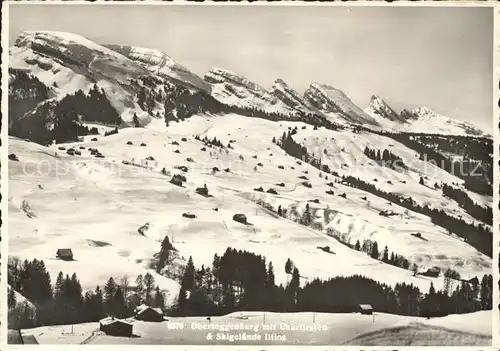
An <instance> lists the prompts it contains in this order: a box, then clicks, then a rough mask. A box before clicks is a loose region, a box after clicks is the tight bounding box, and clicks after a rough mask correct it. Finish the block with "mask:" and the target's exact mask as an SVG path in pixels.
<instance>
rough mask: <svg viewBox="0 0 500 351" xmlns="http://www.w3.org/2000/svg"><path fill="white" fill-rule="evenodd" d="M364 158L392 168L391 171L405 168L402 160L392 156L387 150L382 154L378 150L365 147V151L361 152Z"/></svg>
mask: <svg viewBox="0 0 500 351" xmlns="http://www.w3.org/2000/svg"><path fill="white" fill-rule="evenodd" d="M363 153H364V154H365V156H366V157H368V158H370V159H372V160H374V161H377V162H380V163H381V164H382V165H384V166H386V167H389V168H392V169H400V168H406V166H405V164H404V162H403V160H402V159H401V157H399V156H397V155H395V154H393V153H392V152H390V151H389V150H387V149H384V150H383V151H382V152H380V150H376V149H370V148H369V147H368V146H367V147H365V150H364V152H363Z"/></svg>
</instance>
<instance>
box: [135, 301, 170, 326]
mask: <svg viewBox="0 0 500 351" xmlns="http://www.w3.org/2000/svg"><path fill="white" fill-rule="evenodd" d="M135 319H137V320H140V321H147V322H163V311H162V310H161V308H153V307H150V306H148V305H141V306H139V307H137V308H136V310H135Z"/></svg>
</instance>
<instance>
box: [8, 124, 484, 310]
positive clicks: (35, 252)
mask: <svg viewBox="0 0 500 351" xmlns="http://www.w3.org/2000/svg"><path fill="white" fill-rule="evenodd" d="M294 125H299V126H302V125H304V124H301V123H299V122H286V123H285V122H283V123H281V122H279V123H278V122H270V121H267V120H263V119H252V118H245V117H242V116H238V115H226V116H217V117H210V116H194V117H192V118H191V119H188V120H185V121H184V122H181V123H174V124H172V125H171V126H170V127H169V128H168V129H167V130H166V131H165V129H164V124H162V123H158V124H151V125H150V128H148V129H144V128H128V129H123V130H121V131H120V133H118V134H115V135H111V136H108V137H105V138H100V139H99V141H97V142H90V141H88V142H85V143H80V144H70V145H83V146H84V147H85V148H88V147H97V148H98V149H99V151H100V152H101V153H103V155H105V157H106V158H105V159H102V160H96V159H92V157H91V156H90V155H89V153H88V151H86V150H83V154H82V156H80V157H78V156H69V155H66V154H65V153H64V151H62V152H61V151H58V150H57V146H52V147H42V146H39V145H36V144H33V143H28V142H25V141H21V140H17V139H14V138H11V139H9V153H15V154H16V155H18V157H19V159H20V161H21V162H14V161H9V228H10V229H11V230H10V232H11V233H12V234H11V235H10V238H9V246H10V247H9V254H10V255H15V256H19V257H20V258H21V259H25V258H28V259H33V258H38V259H44V261H45V262H46V265H47V269H48V270H49V271H50V273H51V275H56V274H57V273H58V272H59V270H62V271H63V272H68V273H72V272H76V273H77V275H78V277H79V279H80V281H81V282H82V285H83V286H84V288H87V289H90V288H94V287H95V285H96V284H101V285H102V284H103V283H104V282H105V281H106V280H107V279H108V278H109V277H110V276H114V277H116V278H119V277H121V276H123V275H124V274H127V275H128V276H129V277H135V276H137V275H138V274H140V273H144V272H145V271H146V270H147V269H148V266H149V262H150V260H151V259H152V257H153V255H154V254H155V253H157V252H158V251H159V249H160V243H159V241H161V240H162V239H163V237H164V236H165V235H168V236H169V237H170V239H171V240H172V242H173V244H174V246H175V247H176V248H177V249H178V250H179V252H180V254H181V255H182V256H184V257H188V256H189V255H192V256H193V259H194V262H195V264H196V265H197V266H201V265H202V264H205V265H211V263H212V259H213V255H214V254H215V253H218V254H222V253H223V252H224V251H225V249H226V248H227V247H228V246H231V247H234V248H237V249H245V250H248V251H251V252H255V253H256V254H263V255H265V256H266V257H267V259H268V261H272V262H273V264H274V265H275V267H284V264H285V261H286V260H287V258H291V259H292V260H293V261H294V262H295V264H296V265H297V267H299V269H300V272H301V275H302V276H304V277H305V278H304V281H305V280H308V279H312V278H314V277H321V278H328V277H332V276H338V275H353V274H360V275H365V276H368V277H371V278H373V279H375V280H377V281H381V282H385V283H387V284H390V285H394V284H396V283H398V282H407V283H413V284H415V285H416V286H419V287H420V289H421V291H427V290H428V288H429V285H430V283H431V282H434V286H435V287H436V289H439V288H441V287H442V286H443V278H442V277H440V278H428V277H423V276H417V277H413V276H412V273H411V272H409V271H406V270H404V269H401V268H396V267H393V266H390V265H387V264H384V263H381V262H380V261H376V260H373V259H371V258H370V257H369V256H367V255H366V254H364V253H362V252H358V251H354V250H351V249H349V248H348V247H346V246H344V245H343V244H340V243H339V242H337V241H336V240H335V239H334V238H332V237H330V236H328V235H326V229H327V228H332V229H333V230H334V232H335V233H337V234H338V235H341V236H344V237H345V238H351V242H352V243H354V242H355V241H356V239H360V241H362V239H364V238H370V239H375V240H377V242H378V243H379V248H380V249H382V248H383V246H385V245H387V246H389V249H390V251H391V252H395V253H397V254H402V255H404V256H406V257H407V258H408V259H410V260H411V261H413V262H416V263H417V264H418V265H419V266H420V267H421V268H422V269H423V268H425V267H432V266H438V267H441V268H442V269H445V268H447V267H450V268H453V269H455V270H457V271H458V272H459V273H460V274H461V275H462V277H464V278H469V277H473V276H476V275H477V276H480V277H481V276H482V275H483V274H486V273H491V271H492V266H491V259H490V258H488V257H486V256H484V255H482V254H480V253H478V252H477V251H476V250H475V249H474V248H473V247H471V246H469V245H468V244H466V243H464V242H462V241H461V240H460V239H458V238H455V237H453V236H450V235H448V233H447V232H446V231H445V230H444V229H442V228H440V227H437V226H435V225H433V224H432V223H431V222H430V219H429V218H428V217H425V216H422V215H419V214H416V213H412V212H408V211H406V213H405V212H404V211H403V209H400V208H397V206H395V205H393V206H389V205H388V204H387V201H386V200H383V199H380V198H377V197H374V196H372V195H370V194H367V193H365V192H363V191H360V190H358V189H353V188H349V187H347V186H344V185H341V184H335V187H336V188H335V189H333V190H334V191H335V194H336V195H335V196H331V195H328V194H325V191H326V190H327V189H329V187H327V186H326V185H325V182H326V181H325V180H324V179H323V178H320V177H319V176H318V171H317V170H316V169H314V168H312V167H311V166H309V165H305V164H303V165H302V166H299V165H297V163H296V160H294V159H293V158H291V157H290V156H287V155H285V153H284V151H283V150H281V149H279V148H278V147H277V146H276V145H274V144H272V143H271V142H270V140H271V139H272V137H273V136H279V135H281V134H282V132H283V131H284V130H286V129H287V128H288V126H294ZM311 129H312V128H311V127H310V126H309V127H308V129H306V130H302V129H301V128H299V130H300V132H299V134H298V135H296V136H295V137H296V138H298V139H297V140H301V139H302V138H306V142H307V143H308V147H311V148H313V147H317V149H318V152H319V153H321V152H322V149H323V148H324V147H326V146H327V144H328V143H330V144H331V146H328V154H331V153H335V152H336V151H335V150H336V148H340V147H346V153H345V154H346V155H348V156H349V157H359V158H361V157H362V156H361V155H362V149H361V155H359V154H358V153H357V151H356V150H354V149H352V148H351V147H350V146H349V145H348V144H347V142H346V140H347V138H348V137H351V138H352V136H353V134H348V133H349V132H347V131H344V132H335V131H329V130H324V129H323V128H320V129H319V130H317V131H312V130H311ZM309 133H313V134H309ZM196 134H199V135H200V136H201V137H203V136H205V135H206V136H208V137H209V138H210V139H211V138H213V137H217V138H218V139H220V140H221V141H222V143H223V144H225V145H226V144H227V143H228V142H229V140H231V139H233V140H235V141H236V142H235V143H233V147H234V149H231V150H230V151H228V153H226V152H218V151H216V150H215V149H210V148H208V149H207V151H206V152H203V151H200V149H201V147H202V146H203V144H202V143H201V142H199V141H197V140H194V138H193V136H194V135H196ZM181 138H187V139H188V141H187V142H181ZM316 138H318V139H316ZM332 138H333V139H334V140H335V141H332ZM358 138H359V139H358ZM174 140H175V141H178V142H180V145H179V146H175V145H171V144H170V143H171V142H172V141H174ZM128 141H131V142H132V143H133V145H127V142H128ZM142 142H144V143H147V146H146V147H140V146H138V145H139V144H140V143H142ZM389 142H392V143H394V141H390V140H389V139H386V138H383V137H379V136H373V135H367V136H365V135H362V136H361V135H360V136H359V137H358V136H356V139H353V143H359V144H360V145H364V144H370V145H372V147H375V146H376V147H380V148H383V147H385V145H387V144H388V143H389ZM70 145H67V146H70ZM320 145H321V146H320ZM320 147H321V149H320ZM176 149H179V150H180V153H178V154H177V153H174V151H175V150H176ZM394 149H395V150H403V152H402V153H401V155H400V156H401V157H404V158H410V157H413V155H411V154H410V151H408V150H407V149H405V148H404V147H403V146H402V145H395V147H394ZM56 154H57V155H56ZM270 154H272V156H271V155H270ZM240 155H241V156H242V157H243V159H244V160H241V158H240ZM253 155H258V159H253V158H252V156H253ZM148 156H153V157H154V158H155V160H156V161H151V162H148V167H147V169H145V168H141V167H135V166H132V165H123V164H122V161H123V160H126V161H131V162H133V163H136V164H140V163H141V162H146V161H144V159H145V158H146V157H148ZM187 157H191V158H193V159H194V162H186V158H187ZM141 160H142V161H141ZM331 161H334V159H332V160H331ZM26 162H27V163H26ZM257 162H262V164H263V167H255V166H256V164H257ZM344 163H346V162H344ZM363 163H364V161H363ZM23 164H29V165H31V166H30V167H31V168H28V169H27V170H26V169H24V170H23V166H22V165H23ZM42 164H43V165H44V167H47V168H48V170H49V171H47V168H42V167H41V166H40V167H38V166H36V165H42ZM175 165H186V166H187V167H188V168H189V170H188V172H187V173H186V174H185V175H186V177H187V180H188V181H187V183H186V184H185V186H184V187H182V188H180V187H177V186H175V185H172V184H170V183H169V182H168V181H169V180H170V177H167V176H164V175H162V174H161V173H160V170H161V169H162V168H163V167H165V168H166V170H167V171H168V172H169V173H170V175H172V174H174V173H178V172H180V171H179V170H176V169H174V166H175ZM278 165H283V166H284V169H280V168H278ZM214 166H217V167H218V168H219V169H220V170H223V169H225V168H230V172H228V173H226V172H221V173H215V174H212V168H213V167H214ZM292 167H293V169H292ZM38 168H40V170H38V171H37V169H38ZM305 170H307V171H308V172H309V175H308V177H309V178H310V182H311V183H312V185H313V187H312V188H310V189H309V188H305V187H303V186H301V185H300V181H301V180H300V179H298V177H299V176H301V175H304V173H302V171H305ZM351 171H352V173H353V174H356V175H363V174H365V175H366V177H370V178H372V177H378V178H380V179H381V182H380V183H379V184H380V185H382V179H393V182H394V183H395V182H396V179H399V178H397V177H402V178H401V179H406V181H407V184H402V183H401V184H396V185H394V187H395V188H394V190H395V191H398V192H399V191H401V192H408V194H411V196H412V197H414V198H418V199H420V200H421V201H431V202H432V203H433V206H441V207H442V208H446V209H447V211H451V212H454V213H456V214H460V215H462V216H467V214H466V213H465V212H463V210H461V209H460V208H459V207H458V206H457V205H456V204H453V203H452V202H451V201H449V200H446V199H444V198H440V197H439V195H438V193H436V192H433V191H432V190H429V189H426V188H422V187H421V186H420V187H419V185H418V177H417V172H424V174H427V175H428V176H429V177H434V178H433V179H436V180H437V179H442V180H443V181H446V182H451V181H452V180H454V181H459V180H457V179H451V178H450V177H452V176H449V175H448V174H444V173H441V172H439V171H438V170H435V169H426V168H425V167H423V165H420V164H418V163H417V165H416V166H415V171H413V172H410V173H409V174H405V175H395V174H392V173H391V172H387V174H386V173H385V170H381V169H379V168H377V167H369V166H368V165H366V166H362V167H361V166H360V169H359V170H358V172H359V173H356V171H355V170H354V169H351V170H350V171H349V173H350V172H351ZM339 172H340V173H343V172H342V171H341V170H340V169H339ZM345 173H347V171H346V172H345ZM279 182H284V183H285V187H283V188H281V187H277V186H276V185H275V184H276V183H279ZM203 184H207V186H208V189H209V191H210V193H211V194H212V195H213V197H212V198H204V197H201V196H199V195H197V194H195V192H194V189H195V188H196V187H199V186H203ZM258 186H262V187H263V188H264V189H268V188H271V187H272V188H275V189H276V190H277V191H278V193H279V194H278V195H271V194H266V193H259V192H255V191H253V188H255V187H258ZM387 186H389V185H387ZM342 192H345V193H346V195H347V198H345V199H344V198H341V197H339V196H337V194H340V193H342ZM363 196H367V198H368V201H364V200H362V199H361V198H362V197H363ZM315 198H316V199H319V204H314V203H310V206H311V208H312V209H313V210H314V211H315V212H316V217H317V218H316V221H317V222H321V223H322V224H323V228H324V230H323V231H316V230H312V229H310V228H306V227H303V226H300V225H298V224H297V223H295V222H293V221H292V220H289V219H281V218H277V217H276V216H274V215H273V214H271V213H269V212H268V211H267V210H265V209H263V208H261V207H260V206H259V205H257V204H256V203H255V202H256V201H257V200H259V199H260V200H263V201H265V202H267V203H270V204H272V205H273V206H274V208H277V207H278V205H281V206H282V207H286V208H289V209H290V213H291V212H293V211H292V210H291V209H292V208H293V207H296V208H297V210H298V211H299V212H302V210H303V208H304V207H305V204H306V203H307V201H308V200H311V199H315ZM485 201H487V200H485ZM173 204H175V205H173ZM216 207H217V208H218V209H219V210H218V211H217V212H215V211H213V208H216ZM27 208H28V210H29V212H31V213H33V214H34V215H35V216H31V218H30V217H28V216H27V210H26V209H27ZM388 208H389V209H392V210H394V211H395V212H398V213H400V215H399V216H398V217H393V218H387V217H383V216H379V215H378V213H379V212H380V211H381V210H383V209H388ZM325 211H329V212H330V215H329V219H328V220H326V219H325V215H324V212H325ZM183 212H191V213H194V214H195V215H196V216H197V218H196V219H187V218H183V217H182V216H181V214H182V213H183ZM240 212H242V213H245V214H247V216H248V218H249V222H251V223H252V224H253V225H252V226H244V225H241V224H239V223H237V222H234V221H233V220H232V216H233V215H234V214H235V213H240ZM146 223H149V225H148V229H147V230H144V231H143V235H141V234H139V233H138V229H139V228H141V227H142V226H144V225H145V224H146ZM414 232H420V233H422V236H424V237H425V238H426V239H427V240H428V241H424V240H421V239H418V238H415V237H414V236H411V235H410V234H411V233H414ZM96 242H104V243H106V244H109V245H100V244H99V245H96ZM318 246H330V248H331V250H332V251H333V252H335V254H334V255H332V254H328V253H325V252H323V251H321V250H318V249H317V247H318ZM66 247H70V248H72V249H73V252H74V255H75V259H76V261H74V262H63V261H59V260H56V259H55V258H54V255H55V252H56V250H57V249H58V248H66ZM96 257H106V260H97V259H96ZM346 262H349V264H345V263H346ZM151 273H152V274H153V275H154V276H155V279H156V280H157V282H158V284H159V285H160V287H161V288H162V289H164V290H166V291H169V292H170V300H169V301H172V300H171V299H172V298H173V297H174V296H175V295H176V292H177V289H178V285H177V283H176V282H174V281H172V280H170V279H168V278H165V277H161V276H159V275H157V274H156V273H154V272H151ZM275 274H276V281H277V283H278V284H279V283H280V282H283V283H284V282H286V281H287V278H288V277H287V275H286V274H285V273H284V271H282V270H281V269H279V270H278V269H276V273H275Z"/></svg>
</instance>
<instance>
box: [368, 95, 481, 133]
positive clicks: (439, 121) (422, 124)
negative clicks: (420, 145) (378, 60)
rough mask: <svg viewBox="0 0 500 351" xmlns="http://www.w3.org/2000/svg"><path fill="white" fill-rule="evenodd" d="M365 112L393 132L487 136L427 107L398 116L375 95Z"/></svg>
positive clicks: (404, 110) (472, 127) (403, 112)
mask: <svg viewBox="0 0 500 351" xmlns="http://www.w3.org/2000/svg"><path fill="white" fill-rule="evenodd" d="M365 112H366V113H367V114H369V115H370V116H372V117H373V118H375V119H377V121H378V122H379V123H380V124H381V125H382V126H383V128H384V129H386V130H390V131H393V132H411V133H426V134H444V135H446V134H453V135H469V136H488V134H487V133H485V132H483V131H482V130H480V129H479V128H477V127H475V126H473V125H472V124H470V123H467V122H463V121H458V120H455V119H453V118H450V117H446V116H443V115H441V114H439V113H437V112H436V111H434V110H432V109H430V108H428V107H418V108H414V109H411V110H408V109H403V110H402V111H401V112H400V113H399V114H398V113H396V111H395V110H394V109H393V108H392V107H391V106H389V104H388V103H387V102H385V101H384V100H383V99H382V98H380V97H379V96H377V95H373V96H372V98H371V99H370V103H369V105H368V107H367V108H366V109H365Z"/></svg>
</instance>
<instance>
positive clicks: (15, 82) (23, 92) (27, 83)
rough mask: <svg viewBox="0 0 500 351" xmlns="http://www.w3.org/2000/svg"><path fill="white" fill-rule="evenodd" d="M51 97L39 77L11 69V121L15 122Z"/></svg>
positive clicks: (9, 105)
mask: <svg viewBox="0 0 500 351" xmlns="http://www.w3.org/2000/svg"><path fill="white" fill-rule="evenodd" d="M48 98H49V89H48V88H47V86H46V85H45V84H43V83H42V82H40V80H38V78H37V77H35V76H32V75H30V74H27V73H26V72H24V71H22V70H18V69H9V104H8V107H9V122H10V123H15V121H17V120H18V119H19V118H21V117H22V116H23V115H24V114H25V113H27V112H28V111H31V110H32V109H34V108H35V106H36V105H38V104H39V103H40V102H42V101H44V100H46V99H48Z"/></svg>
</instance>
